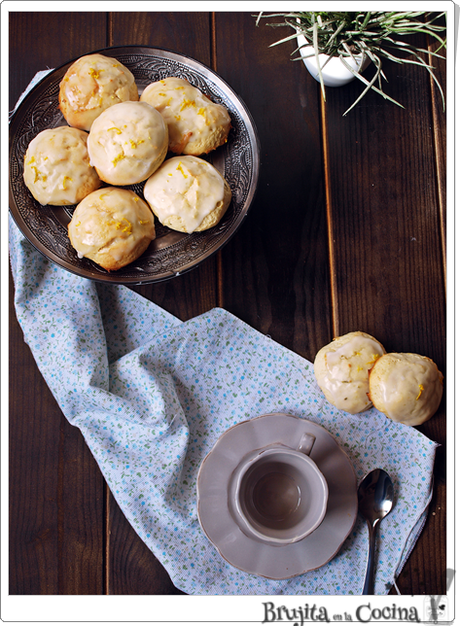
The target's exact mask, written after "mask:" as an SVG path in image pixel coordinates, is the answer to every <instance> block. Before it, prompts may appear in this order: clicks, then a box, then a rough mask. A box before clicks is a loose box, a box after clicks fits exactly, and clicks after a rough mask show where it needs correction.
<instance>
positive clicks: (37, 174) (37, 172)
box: [32, 165, 46, 183]
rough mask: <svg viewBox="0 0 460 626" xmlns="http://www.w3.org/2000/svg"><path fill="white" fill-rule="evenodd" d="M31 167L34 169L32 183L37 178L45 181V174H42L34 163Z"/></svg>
mask: <svg viewBox="0 0 460 626" xmlns="http://www.w3.org/2000/svg"><path fill="white" fill-rule="evenodd" d="M32 169H33V170H34V171H35V179H34V183H36V182H37V180H40V179H41V180H42V181H43V182H45V181H46V175H45V174H42V173H41V172H40V171H39V170H38V169H37V168H36V167H35V166H34V165H32Z"/></svg>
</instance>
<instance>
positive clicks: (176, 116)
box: [140, 77, 231, 156]
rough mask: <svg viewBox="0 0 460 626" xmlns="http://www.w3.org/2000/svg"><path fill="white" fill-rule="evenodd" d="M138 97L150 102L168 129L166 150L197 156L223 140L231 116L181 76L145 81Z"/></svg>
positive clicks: (228, 129)
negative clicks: (147, 83) (146, 82)
mask: <svg viewBox="0 0 460 626" xmlns="http://www.w3.org/2000/svg"><path fill="white" fill-rule="evenodd" d="M140 99H141V101H143V102H148V103H149V104H151V105H152V106H154V107H155V108H156V109H157V111H159V112H160V113H161V115H162V116H163V117H164V120H165V122H166V124H167V125H168V130H169V150H170V152H173V153H174V154H190V155H194V156H200V155H202V154H207V153H208V152H211V150H215V149H216V148H218V147H219V146H221V145H222V144H224V143H225V142H226V141H227V138H228V134H229V132H230V128H231V118H230V115H229V113H228V111H227V109H226V108H225V107H224V106H222V105H221V104H217V103H215V102H212V101H211V100H210V99H209V98H208V97H207V96H205V95H204V94H203V93H202V92H201V91H200V90H199V89H198V88H197V87H193V86H192V85H191V84H190V83H189V82H188V81H187V80H184V79H183V78H175V77H169V78H165V79H164V80H160V81H157V82H155V83H151V84H150V85H148V86H147V87H146V88H145V90H144V92H143V93H142V94H141V97H140Z"/></svg>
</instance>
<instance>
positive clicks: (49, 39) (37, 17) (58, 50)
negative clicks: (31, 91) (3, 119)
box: [9, 11, 107, 110]
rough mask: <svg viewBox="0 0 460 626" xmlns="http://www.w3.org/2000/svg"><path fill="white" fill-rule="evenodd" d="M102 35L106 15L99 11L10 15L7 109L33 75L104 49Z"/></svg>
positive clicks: (104, 35)
mask: <svg viewBox="0 0 460 626" xmlns="http://www.w3.org/2000/svg"><path fill="white" fill-rule="evenodd" d="M106 33H107V14H106V13H103V12H95V13H87V12H84V11H83V12H81V13H79V12H76V13H68V12H61V13H51V12H40V11H37V12H19V13H10V14H9V70H10V83H9V88H10V91H9V108H10V110H11V109H13V107H14V105H15V103H16V101H17V99H18V97H19V95H20V94H21V93H22V92H23V91H24V89H25V88H26V87H27V85H28V84H29V82H30V81H31V80H32V78H33V77H34V75H35V73H36V72H38V71H40V70H46V69H52V68H55V67H58V66H59V65H62V64H63V63H66V62H67V61H69V60H70V59H73V58H75V57H78V56H82V55H83V54H87V53H88V52H90V51H92V50H96V49H98V48H104V47H105V46H106V45H107V44H106V41H107V39H106ZM31 42H33V47H32V48H31Z"/></svg>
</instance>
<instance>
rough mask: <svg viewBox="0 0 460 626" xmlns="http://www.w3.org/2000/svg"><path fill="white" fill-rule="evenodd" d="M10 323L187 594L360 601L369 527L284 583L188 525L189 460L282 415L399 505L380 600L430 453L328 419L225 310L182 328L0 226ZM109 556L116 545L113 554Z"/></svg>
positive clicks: (421, 440)
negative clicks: (328, 444) (226, 436)
mask: <svg viewBox="0 0 460 626" xmlns="http://www.w3.org/2000/svg"><path fill="white" fill-rule="evenodd" d="M9 229H10V232H9V236H10V261H11V268H12V273H13V278H14V282H15V308H16V314H17V319H18V321H19V324H20V325H21V328H22V330H23V333H24V340H25V341H26V343H27V344H28V346H29V347H30V349H31V351H32V354H33V356H34V358H35V360H36V363H37V366H38V368H39V369H40V371H41V373H42V375H43V377H44V378H45V380H46V382H47V384H48V386H49V388H50V390H51V391H52V393H53V395H54V397H55V399H56V401H57V403H58V404H59V406H60V408H61V409H62V411H63V413H64V415H65V417H66V418H67V419H68V420H69V422H70V423H71V424H72V425H74V426H75V427H76V428H78V429H80V431H81V432H82V434H83V436H84V438H85V440H86V442H87V445H88V446H89V448H90V450H91V452H92V454H93V455H94V458H95V459H96V461H97V463H98V465H99V467H100V469H101V472H102V473H103V475H104V477H105V479H106V481H107V483H108V485H109V487H110V489H111V491H112V493H113V495H114V497H115V498H116V500H117V502H118V504H119V506H120V507H121V509H122V510H123V512H124V514H125V516H126V518H127V519H128V520H129V522H130V524H131V525H132V526H133V528H134V529H135V530H136V532H137V533H138V535H139V537H140V538H141V539H142V540H143V541H144V542H145V543H146V545H147V546H148V547H149V548H150V549H151V550H152V552H153V553H154V554H155V556H156V557H157V558H158V559H159V560H160V561H161V563H162V564H163V565H164V567H165V568H166V570H167V571H168V573H169V575H170V576H171V579H172V581H173V582H174V584H175V585H176V586H177V587H178V588H179V589H181V590H182V591H184V592H186V593H188V594H201V595H206V594H208V595H224V594H230V595H231V594H233V595H236V594H246V595H248V594H263V595H276V594H284V595H295V594H302V595H320V594H329V595H342V594H361V593H362V587H363V582H364V577H365V571H366V565H367V555H368V531H367V527H366V524H365V522H364V521H363V520H362V518H360V517H359V516H358V518H357V521H356V524H355V527H354V529H353V531H352V533H351V534H350V536H349V537H348V538H347V539H346V540H345V543H344V544H343V546H342V548H341V550H340V551H339V553H338V554H337V555H336V556H335V557H334V558H333V559H332V560H331V561H330V562H329V563H328V564H327V565H325V566H323V567H321V568H320V569H317V570H315V571H312V572H308V573H306V574H303V575H300V576H297V577H294V578H292V579H289V580H283V581H276V580H269V579H266V578H263V577H261V576H256V575H253V574H247V573H245V572H242V571H240V570H238V569H236V568H235V567H233V566H231V565H229V564H228V563H227V562H226V561H225V560H224V559H223V558H222V557H221V556H220V554H219V553H218V551H217V550H216V549H215V548H214V546H213V545H212V544H211V543H210V542H209V541H208V539H207V538H206V536H205V535H204V533H203V531H202V529H201V527H200V524H199V521H198V516H197V498H196V482H197V474H198V470H199V467H200V464H201V462H202V460H203V459H204V457H205V456H206V454H207V453H208V452H209V451H210V450H211V448H212V447H213V445H214V444H215V442H216V441H217V439H218V438H219V436H220V435H221V434H222V433H224V432H225V431H226V430H227V429H228V428H229V427H230V426H233V425H234V424H236V423H238V422H241V421H243V420H247V419H249V418H251V417H255V416H256V415H261V414H265V413H272V412H280V411H282V412H286V413H290V414H293V415H297V416H298V417H304V418H308V419H309V420H311V421H314V422H316V423H318V424H320V425H321V426H323V427H324V428H326V429H327V430H328V431H329V432H330V433H331V434H332V435H333V437H335V438H336V441H337V442H338V443H339V445H340V446H342V448H343V449H344V450H345V451H346V452H347V454H348V456H349V458H350V460H351V463H352V465H353V467H354V469H355V472H356V476H357V479H358V481H359V480H360V479H361V478H363V477H364V475H365V474H367V472H368V471H370V470H372V469H374V468H375V467H383V468H385V469H386V470H387V471H388V473H389V474H390V476H391V477H392V478H393V480H394V482H395V486H396V497H397V500H396V506H395V508H394V509H393V511H392V513H391V514H390V515H389V516H388V517H387V518H385V519H384V520H383V522H382V523H381V526H380V531H379V550H378V560H377V571H376V586H375V593H376V594H385V593H387V592H388V590H389V589H390V587H391V585H392V584H393V582H394V579H395V577H396V576H397V575H398V573H399V572H400V571H401V569H402V567H403V565H404V563H405V561H406V560H407V557H408V556H409V554H410V552H411V550H412V548H413V546H414V544H415V542H416V540H417V538H418V536H419V533H420V531H421V529H422V527H423V524H424V522H425V519H426V515H427V506H428V504H429V502H430V499H431V482H432V471H433V462H434V457H435V452H436V447H437V444H436V443H434V442H432V441H430V440H429V439H427V438H426V437H425V436H424V435H422V434H421V433H420V432H418V431H417V430H416V429H414V428H411V427H408V426H405V425H402V424H398V423H395V422H392V421H391V420H389V419H387V418H386V417H385V416H384V415H382V414H381V413H379V412H378V411H377V410H375V409H370V410H368V411H366V412H365V413H362V414H359V415H350V414H347V413H344V412H342V411H339V410H337V409H336V408H334V407H333V406H332V405H330V404H329V403H328V402H327V401H326V400H325V398H324V396H323V394H322V393H321V391H320V389H319V387H318V386H317V383H316V380H315V377H314V373H313V366H312V364H311V363H310V362H308V361H306V360H305V359H303V358H301V357H300V356H298V355H297V354H295V353H293V352H291V351H289V350H287V349H286V348H284V347H283V346H281V345H279V344H277V343H276V342H274V341H273V340H272V339H270V338H269V337H267V336H265V335H263V334H261V333H259V332H258V331H256V330H254V329H253V328H251V327H249V326H248V325H247V324H245V323H243V322H242V321H241V320H239V319H237V318H236V317H234V316H233V315H231V314H230V313H228V312H226V311H225V310H223V309H219V308H216V309H213V310H211V311H209V312H208V313H205V314H204V315H201V316H199V317H196V318H194V319H191V320H189V321H187V322H181V321H180V320H178V319H177V318H175V317H174V316H172V315H170V314H169V313H167V312H166V311H164V310H163V309H161V308H160V307H158V306H157V305H155V304H154V303H152V302H149V301H148V300H146V299H144V298H142V297H141V296H139V295H138V294H136V293H135V292H133V291H132V290H130V289H129V288H127V287H124V286H118V285H106V284H100V283H95V282H92V281H90V280H87V279H84V278H80V277H78V276H76V275H74V274H72V273H70V272H67V271H66V270H64V269H62V268H60V267H59V266H57V265H55V264H54V263H52V262H51V261H49V260H48V259H46V258H45V257H43V256H42V255H41V254H40V253H39V252H37V250H36V249H35V248H34V247H33V246H32V245H31V244H30V243H29V242H28V241H27V240H26V239H25V238H24V236H23V235H22V234H21V233H20V231H19V230H18V228H17V226H16V225H15V223H14V222H13V220H12V219H11V217H10V221H9ZM114 549H116V546H114Z"/></svg>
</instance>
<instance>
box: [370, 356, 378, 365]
mask: <svg viewBox="0 0 460 626" xmlns="http://www.w3.org/2000/svg"><path fill="white" fill-rule="evenodd" d="M378 358H380V354H373V355H372V361H368V363H367V364H368V365H372V363H375V362H376V361H377V359H378Z"/></svg>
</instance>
